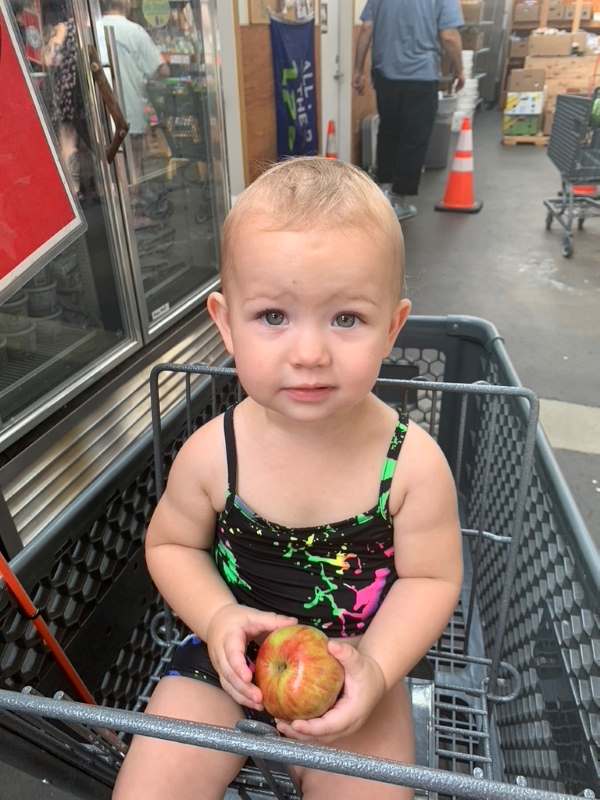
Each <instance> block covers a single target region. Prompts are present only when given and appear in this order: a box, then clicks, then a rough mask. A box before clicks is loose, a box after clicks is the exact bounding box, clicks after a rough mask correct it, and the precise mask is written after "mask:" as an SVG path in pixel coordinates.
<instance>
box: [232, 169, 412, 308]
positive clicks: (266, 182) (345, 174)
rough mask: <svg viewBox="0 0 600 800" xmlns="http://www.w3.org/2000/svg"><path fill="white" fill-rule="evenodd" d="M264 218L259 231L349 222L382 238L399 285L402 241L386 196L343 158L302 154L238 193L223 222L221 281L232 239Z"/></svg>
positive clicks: (269, 170) (402, 261)
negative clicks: (254, 221) (333, 158)
mask: <svg viewBox="0 0 600 800" xmlns="http://www.w3.org/2000/svg"><path fill="white" fill-rule="evenodd" d="M256 217H261V218H265V217H266V218H267V219H268V222H267V224H266V225H262V224H261V228H262V229H263V230H269V231H283V230H303V229H306V228H311V227H313V228H317V229H319V228H323V229H326V228H331V227H350V228H354V229H357V230H362V231H366V232H368V234H369V235H370V236H373V235H375V236H377V235H378V234H379V235H380V237H381V238H382V240H383V241H384V243H385V246H387V247H388V248H389V249H390V252H391V257H392V262H393V267H394V274H395V275H394V277H395V281H397V291H398V296H401V294H402V290H403V285H404V240H403V237H402V230H401V228H400V224H399V222H398V219H397V217H396V214H395V213H394V210H393V209H392V206H391V205H390V203H389V201H388V199H387V198H386V197H385V195H384V194H383V192H382V191H381V190H380V189H379V187H378V186H377V184H376V183H374V181H372V180H371V178H369V176H368V175H367V174H366V173H365V172H363V171H362V170H360V169H358V168H357V167H354V166H352V164H346V163H344V162H342V161H336V160H332V159H327V158H320V157H318V156H314V157H302V158H294V159H289V160H288V161H282V162H280V163H278V164H275V165H274V166H272V167H270V168H269V169H268V170H267V171H266V172H263V173H262V175H260V177H258V178H257V179H256V180H255V181H254V183H252V184H250V186H248V188H247V189H245V190H244V191H243V192H242V194H241V195H240V196H239V197H238V199H237V201H236V203H235V205H234V207H233V208H232V210H231V211H230V212H229V214H228V215H227V218H226V220H225V224H224V226H223V235H222V255H221V280H222V282H223V283H226V276H227V273H228V271H229V270H230V269H231V265H232V260H233V256H232V252H233V242H234V240H235V236H236V234H237V233H238V230H239V228H240V226H241V225H242V224H243V223H244V222H251V218H256Z"/></svg>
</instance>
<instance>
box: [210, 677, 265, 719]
mask: <svg viewBox="0 0 600 800" xmlns="http://www.w3.org/2000/svg"><path fill="white" fill-rule="evenodd" d="M220 680H221V686H222V687H223V689H224V690H225V691H226V692H227V694H228V695H229V696H230V697H232V698H233V699H234V700H235V702H236V703H239V704H240V705H241V706H246V707H247V708H253V709H255V710H256V711H262V710H263V707H262V704H261V703H260V702H255V700H253V699H252V698H251V697H248V695H247V694H246V693H245V692H240V691H239V690H238V689H236V687H235V686H233V685H232V684H231V683H230V682H229V681H228V680H227V679H226V678H225V677H224V676H223V675H221V676H220Z"/></svg>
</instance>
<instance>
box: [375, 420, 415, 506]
mask: <svg viewBox="0 0 600 800" xmlns="http://www.w3.org/2000/svg"><path fill="white" fill-rule="evenodd" d="M407 431H408V414H407V413H406V412H402V413H401V414H399V416H398V423H397V424H396V427H395V429H394V435H393V436H392V440H391V442H390V447H389V449H388V452H387V456H386V457H385V461H384V462H383V467H382V469H381V483H380V484H379V503H378V506H377V509H378V511H379V513H380V514H381V516H382V517H383V518H384V519H386V520H389V519H390V513H389V510H388V501H389V499H390V489H391V488H392V481H393V479H394V472H395V471H396V465H397V463H398V456H399V455H400V449H401V448H402V445H403V444H404V439H405V437H406V432H407Z"/></svg>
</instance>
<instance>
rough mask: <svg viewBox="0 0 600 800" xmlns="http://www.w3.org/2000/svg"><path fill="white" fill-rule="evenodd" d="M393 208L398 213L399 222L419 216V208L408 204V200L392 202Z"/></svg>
mask: <svg viewBox="0 0 600 800" xmlns="http://www.w3.org/2000/svg"><path fill="white" fill-rule="evenodd" d="M392 208H393V209H394V211H395V212H396V216H397V217H398V220H399V221H402V220H404V219H412V217H416V216H417V207H416V206H413V205H411V204H410V203H407V202H406V200H404V202H401V203H400V202H398V201H397V200H396V201H392Z"/></svg>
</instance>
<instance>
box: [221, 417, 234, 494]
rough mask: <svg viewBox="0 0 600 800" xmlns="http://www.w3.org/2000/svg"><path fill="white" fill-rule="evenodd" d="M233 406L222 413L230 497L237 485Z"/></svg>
mask: <svg viewBox="0 0 600 800" xmlns="http://www.w3.org/2000/svg"><path fill="white" fill-rule="evenodd" d="M234 411H235V406H231V408H228V409H227V411H226V412H225V414H224V415H223V432H224V434H225V452H226V453H227V488H228V490H229V495H230V497H232V498H234V497H235V495H236V487H237V448H236V446H235V430H234V427H233V412H234Z"/></svg>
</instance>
